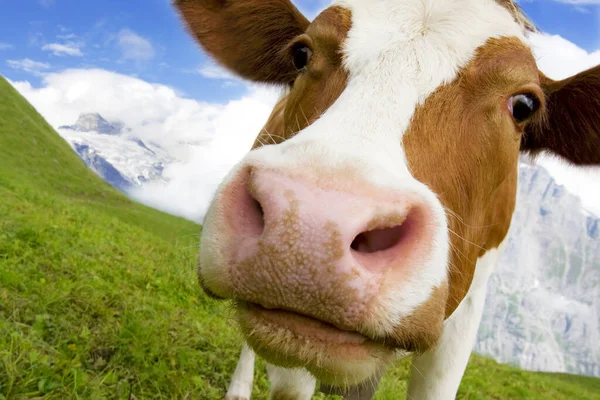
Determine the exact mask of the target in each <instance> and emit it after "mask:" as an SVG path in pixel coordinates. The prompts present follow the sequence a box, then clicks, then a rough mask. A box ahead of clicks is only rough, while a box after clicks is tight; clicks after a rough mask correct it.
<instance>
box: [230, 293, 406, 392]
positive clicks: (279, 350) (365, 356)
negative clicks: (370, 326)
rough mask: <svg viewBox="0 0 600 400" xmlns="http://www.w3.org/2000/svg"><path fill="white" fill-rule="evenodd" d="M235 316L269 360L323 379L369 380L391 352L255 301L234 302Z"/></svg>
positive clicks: (359, 336) (350, 333)
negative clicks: (268, 307)
mask: <svg viewBox="0 0 600 400" xmlns="http://www.w3.org/2000/svg"><path fill="white" fill-rule="evenodd" d="M237 309H238V319H239V322H240V326H241V328H242V331H243V332H244V334H245V336H246V339H247V340H248V343H249V344H250V345H251V347H253V348H254V350H255V351H256V352H257V353H258V354H259V355H261V356H262V357H264V358H265V359H266V360H267V361H270V362H272V363H274V364H277V365H280V366H283V367H304V368H306V369H308V370H309V371H310V372H312V373H313V374H314V375H315V376H316V377H317V378H318V379H319V380H321V381H323V382H325V383H332V384H337V383H339V382H338V380H339V379H340V377H342V378H343V380H344V383H358V382H361V381H364V380H365V379H368V378H369V377H371V376H372V375H374V374H375V373H377V372H378V371H379V370H380V368H383V366H384V365H385V363H386V362H387V361H389V360H390V359H391V357H393V355H394V349H393V348H391V347H388V346H385V345H384V344H382V343H378V342H376V341H373V340H371V339H369V338H367V337H366V336H364V335H362V334H360V333H358V332H353V331H346V330H342V329H339V328H337V327H335V326H333V325H331V324H329V323H326V322H323V321H321V320H318V319H315V318H312V317H309V316H306V315H303V314H298V313H295V312H292V311H287V310H281V309H266V308H264V307H262V306H260V305H258V304H254V303H247V302H240V303H238V307H237Z"/></svg>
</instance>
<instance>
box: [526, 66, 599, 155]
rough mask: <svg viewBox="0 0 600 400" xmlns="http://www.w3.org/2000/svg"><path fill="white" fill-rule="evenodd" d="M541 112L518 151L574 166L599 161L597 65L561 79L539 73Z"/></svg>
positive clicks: (529, 128) (530, 126) (530, 125)
mask: <svg viewBox="0 0 600 400" xmlns="http://www.w3.org/2000/svg"><path fill="white" fill-rule="evenodd" d="M541 84H542V89H543V90H544V93H545V96H546V110H545V115H544V116H543V117H542V118H540V120H539V121H536V122H532V123H531V124H529V125H528V126H527V128H526V130H525V134H524V136H523V140H522V142H521V150H523V151H524V152H527V153H530V154H531V155H533V156H535V155H537V154H539V153H553V154H556V155H559V156H561V157H562V158H564V159H566V160H568V161H570V162H571V163H573V164H575V165H598V164H600V66H597V67H595V68H591V69H588V70H587V71H584V72H581V73H579V74H577V75H575V76H572V77H570V78H567V79H565V80H562V81H553V80H551V79H549V78H547V77H545V76H543V75H542V76H541Z"/></svg>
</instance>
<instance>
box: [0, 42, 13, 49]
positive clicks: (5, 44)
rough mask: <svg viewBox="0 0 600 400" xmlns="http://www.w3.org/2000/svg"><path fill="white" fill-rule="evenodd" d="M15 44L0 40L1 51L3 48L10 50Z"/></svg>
mask: <svg viewBox="0 0 600 400" xmlns="http://www.w3.org/2000/svg"><path fill="white" fill-rule="evenodd" d="M13 47H14V46H13V45H12V44H10V43H4V42H0V51H2V50H10V49H12V48H13Z"/></svg>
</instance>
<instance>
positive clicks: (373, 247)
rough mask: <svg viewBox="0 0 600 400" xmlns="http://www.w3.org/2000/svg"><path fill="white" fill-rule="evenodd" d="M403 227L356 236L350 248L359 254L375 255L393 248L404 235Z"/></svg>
mask: <svg viewBox="0 0 600 400" xmlns="http://www.w3.org/2000/svg"><path fill="white" fill-rule="evenodd" d="M405 231H406V228H405V227H404V225H396V226H394V227H391V228H384V229H374V230H370V231H367V232H363V233H361V234H359V235H358V236H356V238H355V239H354V241H353V242H352V244H351V245H350V247H351V248H352V250H355V251H357V252H359V253H367V254H370V253H375V252H378V251H384V250H387V249H390V248H392V247H395V246H396V245H397V244H398V243H400V241H401V240H402V238H403V237H404V235H405Z"/></svg>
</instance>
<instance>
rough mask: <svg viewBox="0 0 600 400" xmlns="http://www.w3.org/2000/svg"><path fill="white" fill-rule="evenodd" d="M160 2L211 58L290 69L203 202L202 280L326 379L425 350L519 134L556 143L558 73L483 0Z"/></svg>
mask: <svg viewBox="0 0 600 400" xmlns="http://www.w3.org/2000/svg"><path fill="white" fill-rule="evenodd" d="M178 7H179V9H180V10H181V12H182V14H183V16H184V17H185V19H186V21H187V22H188V24H189V27H190V29H191V30H192V32H193V33H194V34H196V36H197V37H198V39H199V41H200V43H201V44H202V45H203V46H204V47H205V48H206V49H207V50H208V51H209V52H210V53H212V54H213V55H214V56H215V57H216V58H217V59H218V60H220V61H221V62H222V63H223V64H224V65H226V66H228V67H229V68H231V69H233V70H234V71H236V72H238V73H239V74H240V75H242V76H244V77H246V78H250V79H254V80H257V81H266V82H274V83H281V84H287V85H289V92H288V93H287V94H286V95H285V97H284V98H283V99H282V100H281V101H280V103H279V104H278V105H277V107H276V108H275V110H274V111H273V114H272V115H271V118H270V120H269V122H268V123H267V125H266V126H265V129H264V130H263V131H262V132H261V134H260V136H259V138H258V139H257V145H256V146H255V147H256V148H255V149H254V150H253V151H251V152H250V153H249V154H248V155H247V157H245V158H244V159H243V160H242V161H241V162H240V163H239V164H238V165H237V166H236V167H235V168H234V169H233V170H232V171H231V173H230V174H229V175H228V177H227V178H226V179H225V181H224V182H223V183H222V185H221V187H220V188H219V190H218V192H217V194H216V196H215V198H214V201H213V203H212V205H211V207H210V209H209V212H208V214H207V216H206V219H205V223H204V231H203V237H202V244H201V260H200V268H199V276H200V282H201V284H202V286H203V287H204V289H205V290H206V291H207V292H208V293H210V294H212V295H214V296H216V297H219V298H227V299H234V300H235V301H236V308H237V314H238V319H239V322H240V326H241V328H242V330H243V332H244V334H245V335H246V337H247V339H248V341H249V343H250V344H251V346H252V347H254V349H255V350H256V351H257V352H258V353H259V354H261V355H262V356H264V357H265V358H267V359H268V360H269V361H271V362H273V363H275V364H279V365H282V366H303V367H306V368H307V369H308V370H310V371H311V372H313V373H314V374H315V375H316V376H317V377H318V378H320V379H321V380H323V381H326V382H330V383H334V384H339V383H356V382H359V381H362V380H364V379H366V378H368V377H369V376H371V375H373V374H374V373H375V372H376V371H377V370H378V369H379V368H381V367H383V366H384V365H385V364H386V363H387V362H389V361H390V360H392V359H393V358H395V357H396V356H397V355H398V354H399V353H400V354H402V353H406V352H422V351H425V350H427V349H429V348H430V347H431V346H432V345H434V344H435V342H436V339H437V338H438V336H439V335H440V332H441V329H442V327H443V323H444V320H445V319H446V318H448V317H449V316H450V315H451V314H452V312H453V311H454V310H455V308H456V307H457V306H458V304H459V303H460V301H461V300H462V299H463V298H464V296H465V294H466V293H467V291H468V289H469V285H470V283H471V280H472V277H473V274H474V269H475V265H476V262H477V259H478V258H479V257H480V256H482V255H483V254H484V253H485V251H486V250H489V249H492V248H494V247H497V246H498V244H499V243H500V242H501V241H502V240H503V238H504V237H505V235H506V233H507V231H508V227H509V225H510V219H511V215H512V212H513V209H514V202H515V191H516V182H517V180H516V178H517V163H518V156H519V150H520V148H521V147H527V148H531V149H535V150H537V149H542V148H545V147H550V148H551V150H554V151H557V152H560V151H559V150H560V149H555V148H552V146H550V145H548V144H547V143H546V142H545V141H544V140H543V138H544V137H545V135H547V132H546V129H545V127H546V126H547V119H548V117H549V114H548V112H547V109H548V107H547V104H546V103H547V102H551V100H552V99H550V100H548V96H549V95H550V92H552V93H554V92H560V90H564V87H563V86H564V85H565V83H563V82H560V83H556V82H551V81H549V80H548V79H547V78H545V77H543V76H542V75H541V74H540V73H539V71H538V70H537V68H536V64H535V60H534V58H533V56H532V54H531V52H530V50H529V48H528V47H527V45H526V40H525V38H524V37H523V33H522V28H521V26H520V25H519V24H518V23H517V22H515V15H514V14H511V13H510V12H509V11H508V9H507V8H505V7H503V6H501V5H499V4H497V3H496V2H494V1H492V0H460V1H446V0H436V1H422V0H409V1H393V0H380V1H373V0H369V1H367V0H346V1H339V2H337V4H335V5H334V6H332V7H330V8H328V9H327V10H325V11H324V12H323V13H321V14H320V15H319V16H318V17H317V18H316V19H315V20H314V21H313V22H312V23H310V24H309V23H308V22H307V21H306V20H305V19H304V17H302V16H301V15H300V14H299V13H298V11H297V10H296V9H295V8H294V7H293V6H292V5H291V3H289V2H288V1H285V0H278V1H270V2H264V1H258V0H256V1H250V0H248V1H238V2H226V1H217V0H210V1H209V0H205V1H201V0H196V1H180V2H179V3H178ZM596 75H598V73H597V72H596ZM596 84H597V82H596ZM561 85H562V86H561ZM570 101H571V100H570ZM557 102H558V104H560V102H559V101H558V100H557V101H555V102H554V103H557ZM595 107H598V104H597V103H596V104H595ZM598 108H600V107H598ZM594 139H595V141H594V142H593V143H594V146H596V149H597V148H598V147H597V146H598V140H597V136H596V137H594ZM265 143H266V144H270V145H264V146H262V144H265ZM271 143H272V144H271ZM524 149H525V148H524ZM561 149H562V148H561ZM592 150H593V149H592ZM563 153H564V154H562V155H564V156H566V157H570V158H572V159H573V156H571V155H570V154H569V152H568V151H563ZM598 153H600V151H596V153H594V152H593V151H591V150H590V151H589V152H588V154H587V159H584V160H579V161H580V162H584V163H585V162H587V163H590V162H597V158H598ZM594 154H595V155H594ZM584 158H585V157H584Z"/></svg>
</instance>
